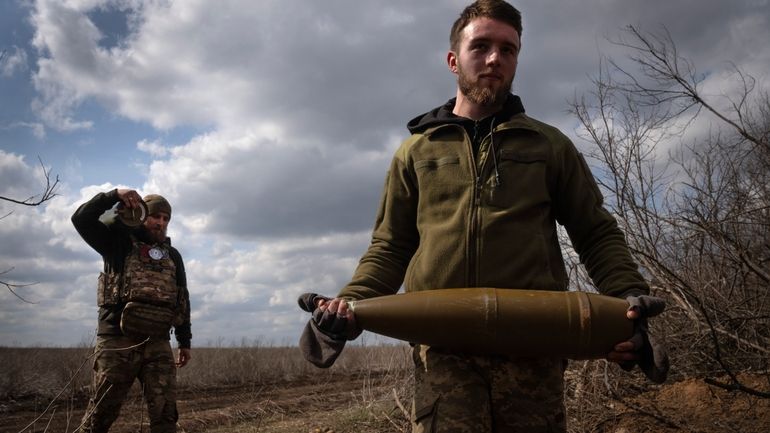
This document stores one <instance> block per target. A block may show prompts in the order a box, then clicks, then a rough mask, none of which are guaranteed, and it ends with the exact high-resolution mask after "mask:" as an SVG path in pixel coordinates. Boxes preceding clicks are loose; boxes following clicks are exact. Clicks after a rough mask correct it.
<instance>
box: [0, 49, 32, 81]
mask: <svg viewBox="0 0 770 433" xmlns="http://www.w3.org/2000/svg"><path fill="white" fill-rule="evenodd" d="M27 68H28V65H27V52H26V51H24V50H23V49H22V48H19V47H16V46H14V47H11V50H10V51H8V50H6V51H2V54H0V77H10V76H12V75H13V74H14V73H16V72H17V71H18V72H23V71H25V70H27Z"/></svg>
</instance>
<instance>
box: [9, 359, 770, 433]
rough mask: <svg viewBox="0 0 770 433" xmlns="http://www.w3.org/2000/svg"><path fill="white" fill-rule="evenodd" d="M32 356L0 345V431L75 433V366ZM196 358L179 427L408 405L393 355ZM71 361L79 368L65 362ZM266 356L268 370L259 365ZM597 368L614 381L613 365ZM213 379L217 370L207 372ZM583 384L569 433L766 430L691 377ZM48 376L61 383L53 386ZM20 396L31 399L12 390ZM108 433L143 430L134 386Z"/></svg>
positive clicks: (323, 422)
mask: <svg viewBox="0 0 770 433" xmlns="http://www.w3.org/2000/svg"><path fill="white" fill-rule="evenodd" d="M41 353H43V354H46V356H48V352H40V353H37V352H31V351H20V350H19V349H10V350H8V349H6V351H5V352H3V350H0V365H3V369H2V370H0V384H2V385H4V386H5V389H4V392H3V393H2V397H0V420H1V421H0V433H6V432H7V433H20V432H57V433H58V432H72V431H74V430H75V429H76V428H77V426H78V424H79V422H80V419H81V417H82V415H83V410H84V408H85V404H86V401H85V399H86V397H85V396H86V395H87V392H86V386H85V382H84V381H85V380H86V379H85V378H82V379H79V381H78V382H77V383H75V384H74V385H70V386H68V387H62V386H60V385H59V384H58V383H60V382H61V381H64V380H68V372H71V371H73V370H74V369H76V368H77V367H76V366H75V367H67V368H63V369H62V370H61V371H57V368H59V367H62V366H65V367H66V366H67V364H68V363H67V362H65V360H64V356H63V355H64V353H63V352H62V351H61V350H59V351H58V352H56V351H54V352H52V353H51V355H55V356H48V357H50V358H51V359H54V360H55V361H56V364H55V365H56V368H54V367H52V366H48V367H46V366H43V365H30V362H29V360H32V359H41V358H43V357H44V356H43V355H41ZM66 353H69V352H66ZM83 353H85V352H84V351H80V352H78V353H76V352H73V353H72V358H73V361H72V362H71V364H72V365H76V364H77V365H80V364H81V363H82V358H83ZM196 354H197V355H198V357H197V358H196V359H195V360H196V361H197V366H195V367H194V369H190V370H187V372H186V373H184V374H183V375H181V376H180V388H181V390H180V392H179V412H180V421H179V427H180V428H179V431H180V432H190V433H192V432H215V433H224V432H228V433H231V432H232V433H246V432H248V433H256V432H275V433H330V432H334V433H348V432H349V433H375V432H405V431H409V424H408V420H407V417H406V415H405V413H404V410H402V408H399V404H401V406H402V407H404V408H405V409H407V410H408V408H409V404H410V402H409V397H408V389H409V384H408V377H409V374H408V369H407V368H404V362H406V361H405V360H404V351H403V350H402V349H398V348H395V349H394V348H388V349H385V350H381V349H361V350H351V351H350V353H349V354H348V356H347V357H346V358H341V359H340V365H339V366H338V365H335V367H333V368H332V369H330V370H316V369H313V368H312V367H311V368H310V369H307V368H306V363H303V362H300V361H297V363H296V364H293V365H292V364H291V362H293V361H292V360H294V359H295V353H294V352H293V351H288V350H285V349H270V348H267V349H265V348H259V349H251V348H248V349H226V350H222V349H212V350H210V351H206V350H199V351H198V352H196ZM78 359H80V360H81V361H77V362H76V360H78ZM268 360H270V361H275V362H276V363H277V364H276V365H270V364H269V362H268ZM24 361H27V362H24ZM384 361H385V362H384ZM599 362H600V361H596V362H592V363H589V364H587V365H589V366H591V367H592V368H593V367H595V366H597V365H601V364H599ZM51 365H54V364H51ZM257 365H258V366H261V367H260V368H261V370H260V369H258V368H257V367H255V366H257ZM279 365H282V366H283V367H282V368H279ZM212 366H217V367H218V368H219V370H217V371H214V368H213V367H212ZM223 366H225V367H223ZM236 366H238V367H237V368H236ZM30 368H32V370H34V371H35V373H34V374H32V373H30V370H29V369H30ZM17 370H18V371H17ZM608 371H609V372H610V374H613V368H610V369H609V370H608ZM213 373H216V375H214V376H211V377H207V376H206V374H213ZM78 374H79V375H83V372H82V371H81V372H79V373H78ZM227 374H230V375H227ZM249 374H251V376H249ZM621 375H625V373H621ZM86 377H87V375H86ZM586 377H588V375H586V374H585V370H583V369H578V368H572V369H570V370H568V372H567V378H568V382H569V383H570V384H572V385H573V386H570V387H569V390H568V393H567V394H568V395H567V398H566V402H567V407H568V413H569V419H570V424H569V430H570V433H588V432H597V433H604V432H607V433H637V432H640V433H641V432H660V433H673V432H695V433H723V432H740V433H767V432H768V431H770V428H769V427H770V399H766V398H764V399H763V398H759V397H752V396H750V395H748V394H746V393H743V392H738V391H726V390H724V389H721V388H717V387H713V386H710V385H707V384H706V383H705V382H704V381H703V380H701V379H695V378H674V379H673V380H672V381H670V382H669V383H667V384H665V385H663V386H647V384H645V383H644V382H641V381H640V382H638V385H633V384H632V385H624V386H623V387H621V388H618V389H623V390H624V391H625V392H624V395H626V397H620V396H619V393H616V391H617V389H616V390H614V391H613V390H610V389H609V388H607V387H605V384H604V382H603V380H599V381H593V382H591V384H590V385H588V386H585V387H582V388H580V390H578V389H577V388H576V387H575V386H574V384H575V383H578V382H581V381H582V382H586V380H585V378H586ZM623 377H625V376H623ZM56 378H59V379H58V380H59V381H60V382H58V383H57V384H54V381H55V380H57V379H56ZM581 379H582V380H581ZM610 380H612V378H611V377H610ZM741 380H742V382H744V383H745V384H747V385H750V386H752V387H754V388H755V389H759V390H763V391H764V392H767V391H770V386H769V384H768V381H767V376H766V375H755V376H749V375H744V376H742V377H741ZM14 383H16V384H17V385H13V384H14ZM9 384H10V385H9ZM39 384H46V385H45V386H47V387H48V388H49V391H50V392H41V391H40V389H42V388H40V385H39ZM11 385H13V386H11ZM592 387H593V388H592ZM64 388H69V389H70V390H71V392H70V393H69V394H67V393H65V394H63V396H60V397H59V398H57V399H56V402H55V404H54V405H52V406H51V407H50V408H48V409H47V410H46V407H47V406H48V404H49V403H50V402H51V401H52V399H53V396H55V394H56V393H57V392H58V391H59V390H60V389H64ZM27 389H29V390H32V391H34V392H26V391H25V392H22V391H24V390H27ZM66 395H69V396H68V397H67V396H66ZM395 395H398V396H399V398H398V400H396V398H395V397H394V396H395ZM41 414H42V416H41ZM38 417H39V418H38ZM33 421H34V422H33ZM111 431H112V432H115V433H129V432H130V433H136V432H148V431H149V427H148V422H147V416H146V412H145V410H144V408H143V404H142V402H141V395H140V392H139V387H138V385H135V388H134V390H133V391H132V393H131V396H130V398H129V400H128V401H127V402H126V405H125V406H124V408H123V411H122V413H121V415H120V417H119V419H118V421H117V423H116V424H115V425H114V427H113V429H112V430H111Z"/></svg>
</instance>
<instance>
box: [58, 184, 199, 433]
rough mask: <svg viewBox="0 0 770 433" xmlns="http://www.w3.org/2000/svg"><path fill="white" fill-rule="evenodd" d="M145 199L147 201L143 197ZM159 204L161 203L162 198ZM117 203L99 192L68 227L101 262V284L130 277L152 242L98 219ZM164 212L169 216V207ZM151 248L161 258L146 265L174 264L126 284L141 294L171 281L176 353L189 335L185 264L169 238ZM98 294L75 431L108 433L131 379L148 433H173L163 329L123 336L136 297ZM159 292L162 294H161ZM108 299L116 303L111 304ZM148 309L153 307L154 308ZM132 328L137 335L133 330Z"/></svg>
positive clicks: (113, 195)
mask: <svg viewBox="0 0 770 433" xmlns="http://www.w3.org/2000/svg"><path fill="white" fill-rule="evenodd" d="M156 197H159V196H156ZM146 199H147V197H145V200H146ZM163 200H164V201H165V199H163ZM118 201H120V198H119V197H118V193H117V190H112V191H109V192H106V193H99V194H97V195H96V196H94V197H93V198H92V199H91V200H89V201H88V202H86V203H84V204H83V205H81V206H80V207H79V208H78V210H77V211H75V213H74V215H73V216H72V222H73V224H74V225H75V228H76V229H77V231H78V233H79V234H80V235H81V237H82V238H83V239H84V240H85V241H86V243H88V244H89V245H90V246H91V247H92V248H93V249H94V250H96V251H97V252H98V253H99V254H101V256H102V258H103V259H104V272H103V277H104V279H105V280H106V281H112V280H113V279H115V278H117V276H121V275H123V274H124V271H128V273H129V274H131V272H133V271H132V269H133V270H135V269H136V266H141V264H137V263H136V260H135V259H136V257H134V256H135V255H137V254H139V256H140V257H139V258H140V259H142V260H143V258H144V256H146V255H147V254H148V253H149V250H148V251H144V250H143V251H142V252H140V253H137V248H142V249H147V246H148V244H150V243H151V242H150V241H149V240H148V239H146V236H144V235H143V234H142V232H141V230H139V231H137V230H130V229H127V228H126V227H122V226H120V225H119V224H112V225H105V224H103V223H102V222H101V221H100V220H99V217H100V215H102V214H103V213H104V212H105V211H107V210H108V209H110V208H111V207H112V206H113V205H115V204H116V203H117V202H118ZM166 205H167V202H166ZM148 206H149V207H150V209H149V211H150V212H152V205H149V204H148ZM165 211H167V212H168V213H169V214H170V213H171V209H170V206H169V207H168V209H167V210H165ZM137 241H138V242H137ZM152 246H155V247H158V248H155V249H156V250H157V251H156V252H162V256H161V257H153V259H154V260H153V261H151V262H149V263H150V264H149V265H148V266H158V265H159V264H161V263H163V262H164V261H166V260H168V259H170V260H171V261H172V262H173V265H172V264H170V263H167V264H166V265H167V266H162V268H163V269H164V270H161V271H157V270H156V271H155V272H154V273H152V272H150V273H141V272H139V273H138V274H136V275H135V274H132V275H129V277H130V278H131V279H133V280H134V281H136V282H138V283H137V284H138V286H137V284H133V285H131V286H130V287H131V288H133V289H137V288H139V289H142V288H144V287H145V286H146V287H149V288H151V289H153V288H155V287H156V286H155V285H153V284H143V280H142V278H143V277H146V276H147V275H152V276H153V278H161V279H164V280H166V281H167V282H169V281H170V283H168V284H175V285H176V287H177V291H178V292H177V293H178V295H179V297H178V298H177V300H176V302H177V304H178V305H177V308H176V310H175V311H176V312H175V314H176V317H175V318H174V321H173V326H174V334H175V337H176V340H177V343H178V345H179V348H180V349H189V348H190V341H191V339H192V332H191V326H190V302H189V293H188V290H187V276H186V273H185V269H184V262H183V260H182V257H181V255H180V254H179V251H177V250H176V249H175V248H174V247H172V246H171V243H170V240H169V239H168V238H167V239H166V241H165V242H163V243H162V244H153V245H152ZM131 260H134V265H133V266H132V265H130V264H129V262H131ZM142 263H144V261H142ZM167 271H168V272H170V273H171V274H173V275H168V276H166V275H165V274H164V273H165V272H167ZM161 274H164V275H161ZM149 291H152V290H149ZM161 292H162V291H161ZM99 293H100V296H98V297H97V298H98V304H99V327H98V332H97V335H98V338H97V344H96V348H95V352H94V353H95V360H94V382H93V393H92V397H91V399H90V401H89V405H88V410H87V411H86V413H85V415H84V417H83V423H82V425H81V427H80V431H81V432H84V433H85V432H88V433H91V432H94V433H97V432H107V431H108V430H109V428H110V426H111V425H112V423H113V422H114V421H115V420H116V419H117V417H118V414H119V413H120V407H121V405H122V403H123V400H124V399H125V397H126V394H127V393H128V391H129V389H130V388H131V386H132V384H133V382H134V379H137V378H138V379H139V381H140V383H141V384H142V387H143V394H144V397H145V400H146V402H147V409H148V413H149V418H150V431H151V432H152V433H168V432H175V431H176V421H177V418H178V415H177V409H176V365H175V360H174V354H173V352H172V350H171V344H170V343H169V333H168V325H164V324H161V326H160V327H159V329H158V332H157V333H156V334H154V335H155V336H153V337H147V338H144V337H137V336H134V337H129V336H127V335H124V332H123V330H122V327H121V320H122V319H126V317H124V316H131V315H130V314H128V315H127V314H124V313H125V312H127V311H129V310H130V309H131V308H130V305H131V304H132V303H131V302H129V303H128V304H127V303H126V301H127V300H131V299H132V297H134V296H135V295H131V296H130V297H129V299H123V298H122V295H121V296H116V297H113V296H108V295H107V294H105V293H104V292H103V291H102V290H101V289H100V290H99ZM163 293H165V292H162V293H161V294H163ZM108 298H115V299H113V300H112V301H111V300H109V299H108ZM150 307H157V305H155V306H150ZM134 311H137V310H134ZM145 311H147V310H145ZM169 311H172V310H169ZM134 314H136V313H134ZM134 317H135V316H134ZM135 323H136V322H134V324H135ZM123 324H124V325H125V324H126V323H125V322H124V323H123ZM132 329H134V330H136V329H137V328H135V327H134V328H132Z"/></svg>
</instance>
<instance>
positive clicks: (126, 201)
mask: <svg viewBox="0 0 770 433" xmlns="http://www.w3.org/2000/svg"><path fill="white" fill-rule="evenodd" d="M118 198H119V199H120V201H121V202H123V206H125V207H127V208H128V209H134V208H138V207H140V206H141V205H142V204H141V203H142V201H143V200H142V196H140V195H139V193H138V192H136V191H135V190H133V189H119V190H118Z"/></svg>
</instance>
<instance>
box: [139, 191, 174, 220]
mask: <svg viewBox="0 0 770 433" xmlns="http://www.w3.org/2000/svg"><path fill="white" fill-rule="evenodd" d="M143 200H144V202H145V203H147V210H148V213H149V214H150V215H152V214H154V213H158V212H166V213H167V214H168V215H169V216H171V205H170V204H169V202H168V200H166V199H165V198H164V197H163V196H162V195H158V194H149V195H146V196H144V199H143Z"/></svg>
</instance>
